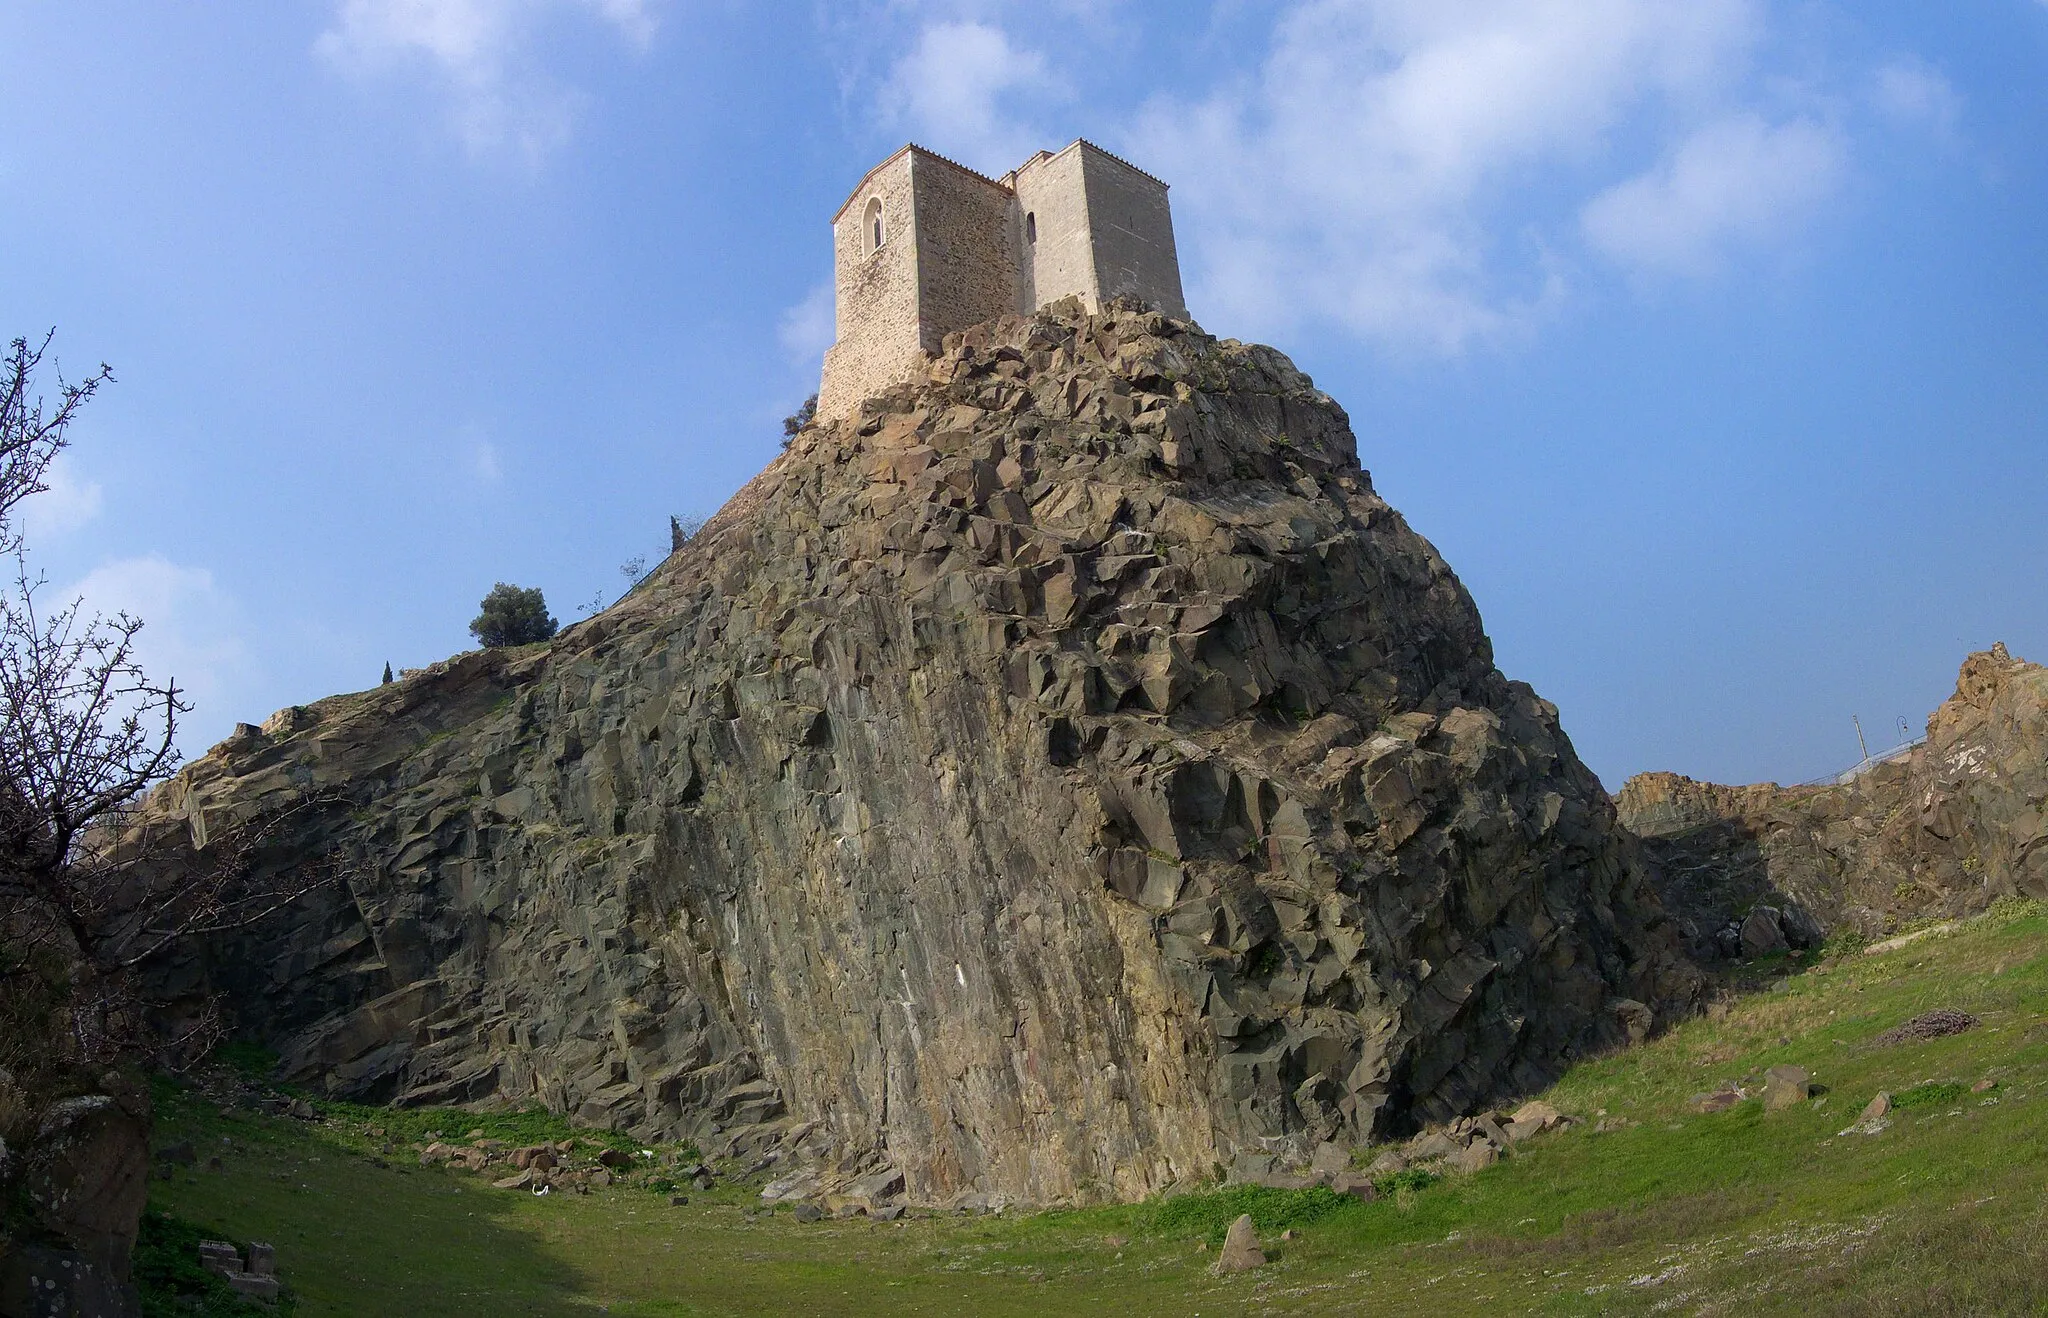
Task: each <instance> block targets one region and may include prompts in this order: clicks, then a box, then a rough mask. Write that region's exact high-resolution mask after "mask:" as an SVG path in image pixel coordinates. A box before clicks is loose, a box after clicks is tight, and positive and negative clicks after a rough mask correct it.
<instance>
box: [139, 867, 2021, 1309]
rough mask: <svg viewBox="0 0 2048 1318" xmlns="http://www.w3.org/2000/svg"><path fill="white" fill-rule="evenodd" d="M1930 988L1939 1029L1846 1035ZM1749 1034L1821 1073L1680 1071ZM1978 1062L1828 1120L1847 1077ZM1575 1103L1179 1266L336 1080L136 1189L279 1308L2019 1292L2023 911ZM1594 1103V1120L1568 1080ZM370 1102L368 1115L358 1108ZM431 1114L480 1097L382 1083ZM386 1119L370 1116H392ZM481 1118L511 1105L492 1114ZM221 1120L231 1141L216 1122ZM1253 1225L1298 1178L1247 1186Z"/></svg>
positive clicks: (1611, 1072) (1172, 1258)
mask: <svg viewBox="0 0 2048 1318" xmlns="http://www.w3.org/2000/svg"><path fill="white" fill-rule="evenodd" d="M1937 1006H1949V1007H1960V1008H1962V1009H1964V1010H1967V1011H1971V1012H1974V1013H1976V1014H1977V1015H1978V1016H1980V1017H1982V1018H1983V1022H1984V1024H1983V1027H1982V1028H1980V1029H1977V1030H1973V1031H1971V1032H1969V1033H1966V1034H1962V1035H1956V1036H1952V1037H1949V1038H1946V1039H1938V1040H1933V1041H1929V1042H1923V1043H1913V1044H1905V1045H1901V1046H1895V1047H1888V1048H1884V1047H1878V1046H1876V1045H1875V1044H1874V1043H1873V1040H1874V1038H1875V1036H1876V1035H1878V1034H1880V1033H1882V1032H1883V1031H1884V1030H1886V1029H1888V1028H1890V1027H1891V1026H1893V1025H1896V1024H1898V1023H1900V1022H1901V1021H1903V1020H1906V1019H1907V1018H1909V1017H1911V1016H1914V1015H1916V1014H1918V1013H1919V1012H1922V1011H1925V1010H1928V1009H1930V1008H1933V1007H1937ZM1778 1062H1793V1063H1797V1064H1800V1065H1803V1066H1806V1067H1808V1068H1809V1069H1811V1070H1812V1071H1813V1073H1814V1076H1815V1079H1816V1080H1817V1081H1818V1082H1819V1083H1821V1084H1822V1085H1825V1086H1827V1087H1828V1092H1827V1093H1825V1094H1824V1095H1823V1096H1822V1098H1820V1099H1818V1100H1816V1101H1814V1102H1813V1103H1811V1104H1809V1105H1808V1106H1805V1107H1800V1108H1795V1109H1792V1110H1789V1111H1785V1112H1778V1113H1772V1114H1769V1115H1766V1114H1764V1113H1763V1112H1761V1111H1760V1110H1759V1106H1758V1104H1756V1103H1753V1102H1752V1103H1744V1104H1742V1105H1741V1106H1739V1107H1737V1108H1735V1109H1734V1110H1732V1111H1729V1112H1725V1113H1720V1114H1714V1115H1702V1114H1698V1113H1695V1112H1693V1111H1692V1110H1691V1109H1690V1107H1689V1104H1688V1100H1689V1098H1690V1097H1691V1096H1692V1095H1694V1094H1696V1093H1699V1092H1701V1091H1705V1090H1708V1089H1710V1088H1712V1087H1714V1086H1715V1085H1717V1084H1719V1083H1720V1082H1723V1081H1726V1080H1731V1079H1732V1080H1740V1079H1743V1078H1746V1077H1750V1076H1754V1075H1757V1074H1759V1073H1761V1071H1762V1070H1763V1069H1764V1068H1765V1067H1767V1066H1770V1065H1773V1064H1775V1063H1778ZM1980 1079H1991V1080H1994V1081H1996V1082H1997V1087H1996V1088H1995V1089H1993V1090H1991V1091H1990V1092H1989V1093H1985V1094H1969V1093H1965V1094H1964V1095H1963V1096H1962V1097H1961V1098H1960V1099H1956V1100H1952V1101H1949V1102H1944V1103H1939V1104H1934V1105H1929V1106H1921V1107H1914V1108H1907V1109H1902V1110H1901V1111H1899V1112H1897V1113H1895V1114H1894V1117H1893V1121H1892V1125H1891V1127H1890V1129H1888V1130H1887V1131H1885V1132H1884V1133H1883V1134H1880V1135H1877V1136H1874V1137H1873V1136H1864V1135H1839V1134H1837V1132H1838V1131H1840V1130H1841V1129H1842V1128H1843V1127H1845V1126H1847V1125H1848V1124H1849V1123H1850V1122H1852V1121H1853V1120H1854V1119H1855V1117H1856V1115H1857V1113H1858V1112H1859V1110H1860V1109H1861V1108H1862V1107H1863V1105H1864V1104H1865V1103H1866V1102H1867V1101H1868V1100H1869V1099H1870V1097H1871V1096H1872V1095H1873V1094H1874V1093H1875V1092H1876V1091H1878V1090H1879V1089H1888V1090H1892V1091H1895V1092H1896V1091H1902V1090H1905V1089H1907V1088H1908V1087H1910V1086H1912V1085H1915V1084H1917V1083H1919V1082H1921V1081H1925V1080H1949V1081H1956V1082H1960V1083H1961V1084H1963V1085H1964V1086H1965V1087H1967V1086H1968V1085H1970V1084H1972V1083H1974V1082H1976V1081H1978V1080H1980ZM1549 1097H1550V1098H1551V1100H1552V1101H1553V1102H1555V1103H1556V1104H1557V1105H1558V1106H1559V1107H1560V1108H1562V1109H1563V1110H1565V1111H1567V1112H1570V1113H1574V1114H1577V1115H1581V1116H1584V1117H1587V1118H1588V1119H1589V1120H1588V1124H1587V1125H1585V1126H1583V1127H1580V1128H1578V1129H1576V1130H1572V1131H1569V1132H1566V1133H1563V1134H1558V1135H1552V1136H1549V1137H1546V1138H1545V1139H1543V1140H1541V1141H1539V1142H1537V1143H1536V1144H1534V1145H1532V1146H1529V1147H1528V1148H1527V1149H1526V1150H1525V1151H1524V1152H1523V1153H1522V1154H1521V1155H1520V1156H1518V1157H1515V1158H1513V1159H1510V1160H1509V1161H1507V1162H1504V1163H1502V1164H1501V1165H1499V1166H1497V1167H1495V1168H1492V1169H1490V1170H1488V1171H1485V1172H1482V1173H1480V1174H1478V1175H1476V1176H1473V1177H1468V1178H1460V1179H1455V1180H1449V1181H1445V1182H1443V1183H1442V1184H1439V1185H1436V1186H1432V1187H1429V1188H1427V1189H1423V1190H1420V1191H1416V1192H1412V1193H1409V1192H1404V1193H1402V1194H1400V1195H1398V1196H1396V1197H1395V1198H1394V1199H1393V1200H1392V1201H1382V1202H1379V1203H1375V1204H1371V1205H1357V1206H1349V1205H1347V1206H1345V1207H1343V1208H1341V1209H1340V1210H1339V1211H1336V1212H1334V1213H1326V1214H1325V1215H1323V1216H1321V1217H1320V1219H1319V1220H1315V1221H1313V1222H1311V1223H1310V1224H1309V1225H1307V1226H1305V1227H1302V1228H1301V1229H1299V1230H1298V1231H1297V1232H1296V1238H1295V1239H1294V1240H1292V1241H1288V1242H1281V1241H1278V1240H1277V1239H1274V1238H1272V1237H1271V1236H1269V1239H1268V1250H1269V1253H1270V1254H1271V1255H1272V1256H1273V1262H1272V1264H1271V1265H1270V1266H1268V1267H1266V1268H1263V1269H1260V1270H1259V1271H1257V1272H1254V1273H1251V1274H1248V1275H1245V1276H1242V1277H1236V1278H1229V1279H1217V1278H1213V1277H1211V1276H1210V1275H1209V1274H1208V1273H1207V1272H1206V1271H1205V1268H1204V1264H1205V1263H1206V1262H1207V1261H1208V1260H1209V1259H1210V1258H1212V1257H1213V1254H1212V1253H1210V1252H1207V1251H1204V1250H1202V1249H1201V1248H1200V1247H1199V1246H1200V1245H1201V1244H1203V1243H1205V1242H1206V1240H1207V1239H1212V1238H1215V1237H1216V1236H1217V1234H1218V1232H1219V1231H1220V1226H1221V1224H1222V1223H1223V1222H1224V1221H1226V1220H1227V1219H1228V1217H1229V1216H1231V1215H1233V1214H1234V1213H1235V1211H1237V1209H1238V1208H1239V1207H1242V1206H1244V1204H1243V1203H1240V1202H1239V1201H1238V1200H1237V1199H1233V1198H1232V1197H1231V1196H1230V1194H1229V1193H1226V1194H1224V1195H1219V1196H1217V1197H1215V1198H1214V1199H1213V1200H1197V1201H1193V1202H1183V1203H1179V1204H1178V1205H1177V1207H1176V1208H1175V1209H1174V1210H1173V1211H1172V1212H1170V1213H1162V1212H1161V1211H1160V1210H1159V1208H1158V1207H1157V1206H1142V1205H1141V1206H1136V1207H1121V1208H1106V1209H1090V1210H1085V1211H1079V1212H1066V1213H1045V1214H1040V1215H1037V1216H1034V1217H1028V1218H1022V1219H1017V1220H1003V1219H996V1218H980V1219H965V1218H938V1219H928V1220H918V1221H910V1222H900V1223H893V1224H886V1225H885V1224H880V1223H871V1222H868V1221H865V1220H856V1221H852V1222H824V1223H819V1224H815V1225H809V1226H805V1225H799V1224H797V1223H796V1222H794V1221H793V1220H792V1219H790V1218H789V1216H788V1215H787V1212H786V1211H785V1212H784V1213H781V1214H777V1215H775V1216H773V1217H767V1216H764V1217H762V1218H761V1219H760V1220H758V1221H749V1220H748V1219H747V1217H746V1216H745V1214H744V1211H743V1210H744V1209H745V1207H746V1206H748V1204H749V1203H750V1192H748V1191H746V1190H743V1189H741V1188H738V1187H734V1188H732V1189H724V1190H719V1191H716V1192H714V1193H712V1194H710V1195H702V1194H692V1195H691V1203H690V1204H689V1206H687V1207H679V1208H678V1207H670V1206H669V1204H668V1201H667V1197H666V1196H665V1195H657V1194H654V1193H650V1192H648V1191H645V1190H635V1189H613V1190H609V1191H599V1192H597V1193H595V1194H592V1195H589V1196H587V1197H586V1196H575V1195H551V1196H548V1197H546V1198H542V1199H535V1198H533V1197H532V1196H530V1195H527V1194H523V1193H511V1192H505V1191H495V1190H492V1189H490V1188H489V1186H488V1184H487V1183H486V1182H485V1181H484V1180H483V1179H481V1178H478V1177H472V1176H468V1175H465V1174H462V1173H456V1172H444V1171H438V1170H425V1169H420V1168H418V1167H414V1166H411V1165H410V1164H409V1163H407V1162H406V1161H405V1159H403V1158H399V1159H395V1160H394V1161H395V1162H398V1163H400V1164H403V1165H394V1166H391V1167H388V1168H382V1167H378V1166H376V1165H374V1164H373V1163H372V1162H371V1161H370V1159H369V1157H368V1156H367V1141H366V1140H365V1139H364V1138H363V1136H362V1134H361V1131H362V1128H363V1125H364V1124H365V1117H364V1115H363V1114H361V1113H340V1114H338V1115H337V1116H336V1117H335V1118H334V1119H333V1120H331V1121H329V1122H327V1123H323V1124H321V1125H317V1126H310V1125H305V1124H302V1123H298V1122H293V1121H289V1120H286V1119H271V1118H261V1117H253V1116H247V1115H238V1116H233V1117H226V1118H223V1117H218V1116H216V1115H214V1113H213V1112H212V1110H211V1109H210V1108H204V1107H202V1106H200V1105H198V1104H195V1103H191V1102H184V1103H178V1102H173V1103H171V1104H169V1105H168V1110H167V1112H166V1115H165V1119H164V1122H163V1126H164V1134H163V1138H165V1139H175V1138H178V1137H180V1136H190V1137H196V1138H197V1139H199V1140H200V1142H201V1152H202V1155H204V1154H206V1153H210V1152H214V1151H220V1152H222V1153H223V1158H224V1170H222V1171H219V1172H209V1171H199V1172H192V1173H182V1174H180V1176H179V1177H178V1179H176V1180H174V1181H169V1182H161V1181H160V1182H157V1183H156V1184H155V1190H154V1197H153V1205H154V1206H155V1207H158V1208H161V1209H165V1210H168V1211H170V1212H174V1213H177V1214H179V1215H180V1216H183V1217H187V1218H190V1219H192V1220H196V1221H202V1222H206V1223H209V1224H212V1225H215V1226H218V1227H219V1228H222V1229H225V1230H228V1231H230V1232H231V1233H233V1234H235V1235H238V1236H240V1237H245V1238H246V1237H251V1236H254V1237H257V1238H267V1239H270V1240H272V1241H273V1242H274V1243H275V1244H276V1245H277V1252H278V1259H279V1263H280V1268H281V1271H282V1272H283V1273H284V1274H285V1276H286V1278H287V1280H288V1281H289V1282H290V1283H291V1284H292V1285H293V1286H294V1287H295V1288H296V1290H297V1291H298V1293H299V1294H300V1296H301V1304H300V1308H299V1311H298V1312H299V1313H300V1314H301V1315H305V1316H306V1318H312V1316H314V1315H325V1314H363V1315H370V1314H378V1315H382V1314H399V1313H420V1314H426V1313H433V1314H445V1315H451V1316H453V1315H468V1314H476V1315H489V1316H490V1318H502V1316H504V1315H513V1314H590V1313H594V1312H598V1311H600V1309H602V1308H603V1307H605V1306H609V1312H611V1313H614V1314H622V1315H623V1314H638V1315H657V1314H698V1313H704V1314H757V1313H758V1314H766V1313H799V1312H801V1313H818V1314H831V1313H847V1314H853V1313H867V1312H872V1311H874V1310H875V1309H876V1308H877V1307H878V1306H883V1305H886V1307H887V1308H888V1310H890V1311H891V1312H893V1313H897V1314H951V1313H963V1312H973V1313H978V1314H1007V1313H1016V1314H1027V1313H1030V1314H1037V1313H1049V1312H1093V1311H1102V1310H1112V1309H1114V1310H1120V1311H1123V1312H1125V1313H1130V1314H1143V1313H1174V1314H1186V1313H1203V1314H1231V1313H1268V1312H1273V1313H1339V1312H1358V1311H1360V1310H1361V1309H1363V1310H1366V1311H1370V1312H1373V1313H1387V1314H1405V1313H1416V1314H1428V1315H1430V1318H1445V1316H1446V1315H1452V1314H1463V1313H1487V1314H1498V1313H1503V1312H1531V1311H1533V1312H1556V1313H1584V1312H1612V1313H1636V1312H1653V1311H1675V1312H1688V1313H1690V1312H1708V1313H1739V1314H1753V1313H1774V1312H1783V1313H1825V1312H1842V1313H1857V1314H1864V1313H1886V1312H1896V1313H1930V1312H1933V1313H1942V1312H1953V1313H1986V1312H1991V1313H2032V1312H2048V1210H2044V1199H2043V1188H2044V1180H2048V913H2044V912H2043V911H2042V910H2041V908H2039V907H2013V908H2007V909H2005V910H2002V911H2000V912H1997V913H1994V914H1993V915H1992V916H1989V917H1986V918H1984V919H1982V920H1980V921H1977V922H1975V923H1974V924H1972V925H1970V926H1967V927H1965V928H1964V929H1963V930H1962V931H1961V932H1959V933H1957V934H1955V935H1952V936H1949V937H1946V938H1940V939H1934V940H1929V941H1926V942H1922V943H1919V944H1915V945H1913V946H1911V947H1908V948H1906V949H1903V950H1901V951H1898V952H1893V953H1889V954H1886V955H1883V956H1874V957H1873V956H1864V955H1860V954H1851V955H1848V956H1846V957H1844V958H1843V959H1841V960H1840V961H1838V962H1836V963H1833V964H1830V965H1826V966H1823V967H1820V968H1816V969H1810V970H1806V971H1803V972H1801V973H1795V974H1792V975H1791V976H1790V977H1789V978H1787V979H1786V980H1785V981H1783V984H1782V985H1781V987H1780V988H1779V989H1778V990H1777V991H1772V992H1765V993H1759V994H1757V995H1755V996H1751V997H1748V998H1745V999H1743V1000H1741V1001H1740V1002H1739V1003H1737V1004H1736V1005H1735V1006H1734V1007H1733V1008H1732V1010H1730V1011H1729V1012H1728V1013H1727V1014H1726V1015H1724V1016H1722V1017H1720V1018H1719V1019H1702V1020H1697V1021H1693V1022H1690V1023H1688V1024H1686V1025H1683V1026H1681V1027H1679V1028H1678V1029H1675V1030H1673V1031H1672V1032H1671V1033H1670V1034H1668V1035H1667V1036H1665V1037H1664V1038H1662V1039H1659V1040H1657V1041H1656V1042H1654V1043H1652V1044H1650V1045H1648V1046H1646V1047H1644V1048H1640V1049H1637V1050H1634V1051H1631V1052H1628V1053H1625V1054H1621V1055H1617V1056H1613V1057H1609V1058H1605V1059H1602V1060H1599V1061H1596V1062H1592V1063H1589V1064H1586V1065H1582V1066H1580V1067H1578V1068H1577V1069H1575V1070H1574V1071H1573V1072H1572V1073H1571V1074H1570V1075H1569V1076H1567V1077H1566V1079H1565V1080H1564V1081H1563V1082H1562V1083H1561V1084H1559V1085H1558V1086H1557V1088H1556V1089H1555V1090H1554V1091H1553V1092H1552V1093H1551V1094H1550V1095H1549ZM1603 1110H1604V1111H1605V1112H1606V1113H1608V1114H1609V1117H1610V1124H1613V1123H1614V1122H1615V1121H1624V1122H1633V1123H1634V1124H1633V1125H1626V1126H1624V1127H1623V1128H1621V1129H1614V1130H1609V1131H1608V1132H1607V1133H1596V1132H1595V1130H1594V1129H1593V1124H1594V1120H1595V1119H1596V1117H1595V1114H1597V1113H1599V1112H1601V1111H1603ZM371 1119H374V1118H371ZM396 1120H397V1121H403V1122H405V1123H406V1124H407V1125H408V1126H410V1125H411V1124H412V1123H415V1122H426V1121H435V1122H436V1123H437V1124H439V1125H441V1126H442V1127H443V1128H445V1129H448V1130H450V1131H451V1132H459V1130H460V1129H466V1128H468V1127H469V1126H471V1125H477V1124H483V1121H482V1119H472V1118H469V1117H466V1116H465V1117H453V1118H435V1117H424V1116H419V1115H417V1114H407V1115H406V1116H404V1117H403V1118H398V1119H396ZM393 1124H394V1129H393V1131H392V1134H393V1135H397V1134H398V1133H399V1131H398V1130H397V1129H396V1121H394V1123H393ZM507 1133H508V1134H509V1133H512V1132H507ZM223 1138H225V1139H226V1140H227V1141H229V1143H227V1144H225V1145H224V1144H223V1143H222V1140H223ZM1252 1199H1253V1200H1255V1201H1256V1202H1255V1205H1254V1206H1255V1211H1256V1212H1257V1214H1258V1215H1260V1216H1262V1217H1265V1218H1266V1219H1267V1221H1268V1223H1269V1224H1271V1225H1273V1226H1274V1227H1275V1228H1277V1226H1278V1224H1279V1222H1280V1220H1281V1217H1280V1216H1279V1215H1285V1214H1287V1213H1289V1212H1292V1213H1294V1214H1295V1220H1301V1219H1303V1218H1311V1217H1314V1216H1315V1213H1314V1209H1315V1206H1316V1205H1315V1204H1314V1203H1313V1202H1311V1201H1309V1200H1305V1199H1296V1198H1291V1197H1290V1196H1288V1195H1286V1194H1282V1193H1279V1192H1260V1193H1258V1194H1256V1195H1254V1196H1252Z"/></svg>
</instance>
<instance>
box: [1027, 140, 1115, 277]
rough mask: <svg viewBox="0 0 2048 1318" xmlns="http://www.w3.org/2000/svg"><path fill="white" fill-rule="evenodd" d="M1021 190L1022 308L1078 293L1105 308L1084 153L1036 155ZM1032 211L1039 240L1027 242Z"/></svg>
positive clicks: (1070, 150) (1074, 151)
mask: <svg viewBox="0 0 2048 1318" xmlns="http://www.w3.org/2000/svg"><path fill="white" fill-rule="evenodd" d="M1016 189H1017V201H1016V210H1017V221H1016V224H1017V243H1018V251H1019V258H1018V271H1019V276H1020V277H1019V279H1018V294H1019V299H1020V301H1019V306H1018V310H1020V311H1024V312H1030V311H1033V310H1035V309H1037V308H1039V307H1042V306H1045V305H1046V304H1047V303H1049V302H1057V301H1058V300H1059V299H1061V298H1063V297H1078V298H1080V299H1081V302H1082V305H1084V306H1087V307H1089V308H1091V309H1094V308H1099V306H1100V302H1099V300H1098V299H1097V297H1096V289H1095V253H1094V250H1093V248H1092V246H1091V244H1090V243H1089V241H1088V201H1087V197H1086V195H1085V194H1084V192H1083V188H1082V182H1081V153H1080V152H1079V151H1078V150H1075V149H1074V148H1073V147H1069V148H1068V149H1066V150H1065V151H1061V152H1058V153H1056V154H1054V155H1050V156H1041V157H1038V158H1035V159H1033V160H1032V161H1031V162H1029V163H1028V164H1026V165H1025V166H1024V167H1023V168H1021V169H1019V170H1018V171H1017V175H1016ZM1026 215H1031V216H1034V217H1036V220H1037V229H1038V240H1037V241H1036V242H1027V241H1026V240H1025V237H1024V217H1025V216H1026Z"/></svg>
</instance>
